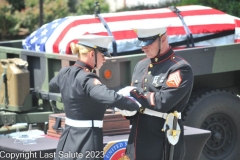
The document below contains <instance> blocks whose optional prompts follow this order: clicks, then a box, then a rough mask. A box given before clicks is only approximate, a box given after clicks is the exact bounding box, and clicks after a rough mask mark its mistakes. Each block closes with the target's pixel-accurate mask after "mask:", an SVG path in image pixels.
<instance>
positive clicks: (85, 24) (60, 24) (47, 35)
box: [22, 5, 240, 54]
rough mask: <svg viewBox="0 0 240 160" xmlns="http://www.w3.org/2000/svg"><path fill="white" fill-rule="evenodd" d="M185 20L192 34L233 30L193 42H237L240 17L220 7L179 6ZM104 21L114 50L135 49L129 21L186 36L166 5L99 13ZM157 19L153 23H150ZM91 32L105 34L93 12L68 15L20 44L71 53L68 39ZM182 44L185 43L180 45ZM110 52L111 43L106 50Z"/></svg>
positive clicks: (171, 38)
mask: <svg viewBox="0 0 240 160" xmlns="http://www.w3.org/2000/svg"><path fill="white" fill-rule="evenodd" d="M177 8H178V9H179V10H180V11H181V12H180V14H181V15H182V17H183V19H184V22H185V23H186V25H187V26H188V28H189V29H190V31H191V32H192V35H193V37H194V38H197V37H204V36H207V35H213V34H216V33H220V32H225V31H233V32H232V34H230V35H226V36H223V37H220V38H214V39H208V40H204V41H201V42H197V43H195V46H207V45H224V44H230V43H236V42H240V18H238V17H234V16H231V15H229V14H226V13H224V12H222V11H219V10H216V9H213V8H210V7H205V6H199V5H189V6H179V7H177ZM100 15H101V16H102V17H103V18H104V19H105V21H106V22H107V24H108V26H109V28H110V30H111V32H112V34H113V36H114V39H115V41H116V44H117V52H118V53H121V52H128V51H135V50H138V49H140V48H137V47H135V46H134V41H135V40H136V38H137V36H136V34H135V33H134V31H133V30H132V29H131V26H132V25H136V24H139V25H140V24H145V25H156V24H155V23H164V24H170V26H169V27H168V29H167V34H168V36H169V43H174V42H180V41H183V40H186V37H187V35H186V32H185V30H184V27H183V25H182V21H181V20H180V18H179V17H178V16H177V14H175V13H173V12H172V11H171V10H170V9H168V8H160V9H151V10H141V11H127V12H117V13H104V14H100ZM153 20H156V22H155V23H152V22H153ZM88 33H94V34H97V35H108V32H107V30H106V28H105V27H104V25H103V24H102V23H101V21H100V20H99V18H97V17H95V16H94V15H82V16H71V17H65V18H61V19H57V20H54V21H52V22H50V23H47V24H45V25H43V26H42V27H40V28H39V29H38V30H36V31H35V32H33V33H32V34H31V35H29V36H28V37H27V38H26V39H24V40H23V42H22V43H23V48H24V49H27V50H34V51H43V52H49V53H57V54H71V50H70V48H69V46H70V43H71V42H75V43H77V38H78V37H79V36H81V35H83V34H88ZM180 47H184V46H180ZM112 52H113V48H112V44H110V45H109V53H112Z"/></svg>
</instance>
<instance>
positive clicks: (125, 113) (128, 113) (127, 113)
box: [114, 107, 137, 116]
mask: <svg viewBox="0 0 240 160" xmlns="http://www.w3.org/2000/svg"><path fill="white" fill-rule="evenodd" d="M114 110H115V111H116V112H120V113H121V115H123V116H133V115H135V114H136V113H137V111H128V110H120V109H118V108H116V107H115V109H114Z"/></svg>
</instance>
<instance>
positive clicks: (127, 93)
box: [117, 86, 136, 97]
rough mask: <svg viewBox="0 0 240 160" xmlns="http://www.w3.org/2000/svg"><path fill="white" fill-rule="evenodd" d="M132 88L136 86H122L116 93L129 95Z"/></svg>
mask: <svg viewBox="0 0 240 160" xmlns="http://www.w3.org/2000/svg"><path fill="white" fill-rule="evenodd" d="M134 88H136V87H133V86H127V87H124V88H122V89H120V90H119V91H118V92H117V93H118V94H121V95H123V96H127V97H129V96H130V91H131V90H133V89H134Z"/></svg>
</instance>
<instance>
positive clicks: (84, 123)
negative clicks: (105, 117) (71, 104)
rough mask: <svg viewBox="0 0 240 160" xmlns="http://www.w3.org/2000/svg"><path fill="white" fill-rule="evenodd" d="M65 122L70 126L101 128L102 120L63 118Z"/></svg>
mask: <svg viewBox="0 0 240 160" xmlns="http://www.w3.org/2000/svg"><path fill="white" fill-rule="evenodd" d="M65 124H67V125H69V126H72V127H98V128H102V126H103V121H100V120H73V119H69V118H67V117H66V118H65Z"/></svg>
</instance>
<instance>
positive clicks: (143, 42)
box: [135, 35, 159, 47]
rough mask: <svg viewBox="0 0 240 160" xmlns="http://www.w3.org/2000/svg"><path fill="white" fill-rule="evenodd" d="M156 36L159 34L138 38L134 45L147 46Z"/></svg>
mask: <svg viewBox="0 0 240 160" xmlns="http://www.w3.org/2000/svg"><path fill="white" fill-rule="evenodd" d="M158 37H159V35H155V36H152V37H147V38H138V40H136V41H135V46H137V47H144V46H148V45H150V44H152V43H153V42H154V41H155V40H156V39H157V38H158Z"/></svg>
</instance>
